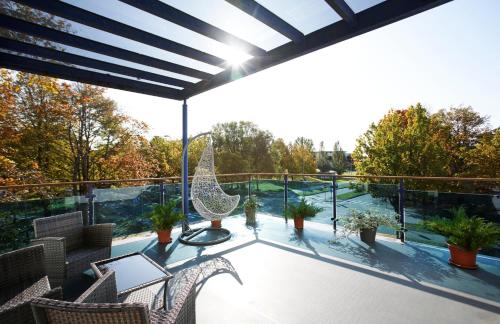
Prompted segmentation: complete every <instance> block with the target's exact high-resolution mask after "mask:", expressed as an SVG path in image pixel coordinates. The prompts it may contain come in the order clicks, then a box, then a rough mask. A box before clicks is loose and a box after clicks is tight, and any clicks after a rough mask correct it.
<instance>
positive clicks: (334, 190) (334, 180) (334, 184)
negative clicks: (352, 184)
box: [332, 175, 337, 232]
mask: <svg viewBox="0 0 500 324" xmlns="http://www.w3.org/2000/svg"><path fill="white" fill-rule="evenodd" d="M332 201H333V217H332V221H333V230H334V231H335V232H336V231H337V176H336V175H334V176H333V177H332Z"/></svg>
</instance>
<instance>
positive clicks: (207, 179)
mask: <svg viewBox="0 0 500 324" xmlns="http://www.w3.org/2000/svg"><path fill="white" fill-rule="evenodd" d="M210 134H211V133H210V132H206V133H201V134H198V135H196V136H195V137H192V138H191V139H190V140H189V141H188V143H187V145H186V146H185V147H184V150H183V152H182V159H183V162H184V158H185V156H186V151H187V148H188V146H189V143H190V142H191V141H193V140H194V139H196V138H198V137H201V136H206V135H210ZM198 183H199V184H200V187H201V189H199V190H198V188H197V186H198ZM207 183H209V186H208V187H207ZM207 190H208V191H210V192H209V195H208V198H207V199H208V200H207V199H205V203H207V205H208V206H205V204H204V202H203V201H202V200H201V198H199V197H197V195H198V194H200V193H204V192H205V191H207ZM214 197H215V199H217V198H219V202H220V201H221V200H222V201H225V202H226V203H228V204H229V203H230V205H229V206H228V208H227V210H224V211H223V212H222V213H217V212H214V211H211V210H210V207H209V206H210V203H211V202H213V201H210V199H212V200H213V198H214ZM191 199H192V200H193V206H194V207H195V209H196V211H198V213H199V214H200V215H201V216H202V217H204V218H206V219H213V217H214V216H216V217H217V218H219V219H222V217H224V216H227V215H229V214H230V213H231V212H232V211H233V210H234V209H235V208H236V207H237V206H238V202H239V199H240V196H239V195H238V196H228V195H227V194H225V193H224V192H223V191H222V189H221V188H220V185H219V183H218V182H217V179H216V177H215V170H214V161H213V148H212V144H211V142H208V144H207V147H206V148H205V150H204V151H203V154H202V156H201V158H200V161H199V163H198V167H197V168H196V172H195V175H194V177H193V182H192V184H191ZM183 203H189V201H186V202H183ZM205 232H210V233H212V234H215V235H214V236H215V237H216V238H215V239H210V240H194V239H195V238H196V237H197V236H198V235H200V234H202V233H205ZM230 238H231V232H230V231H229V230H227V229H225V228H214V227H203V228H193V229H192V228H190V226H189V221H188V219H187V217H186V218H185V219H184V220H183V222H182V233H181V235H180V236H179V242H181V243H183V244H185V245H194V246H209V245H215V244H219V243H222V242H225V241H227V240H229V239H230Z"/></svg>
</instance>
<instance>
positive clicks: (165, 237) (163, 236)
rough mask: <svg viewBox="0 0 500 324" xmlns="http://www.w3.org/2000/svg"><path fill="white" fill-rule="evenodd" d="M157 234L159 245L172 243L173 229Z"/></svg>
mask: <svg viewBox="0 0 500 324" xmlns="http://www.w3.org/2000/svg"><path fill="white" fill-rule="evenodd" d="M156 233H157V234H158V243H160V244H168V243H170V242H172V237H171V234H172V229H171V228H169V229H167V230H164V231H158V232H156Z"/></svg>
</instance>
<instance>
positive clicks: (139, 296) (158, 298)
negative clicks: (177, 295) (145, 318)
mask: <svg viewBox="0 0 500 324" xmlns="http://www.w3.org/2000/svg"><path fill="white" fill-rule="evenodd" d="M164 286H165V283H164V282H160V283H157V284H155V285H151V286H147V287H145V288H142V289H139V290H136V291H133V292H131V293H128V294H126V295H121V296H119V297H118V302H120V303H127V304H129V303H143V304H146V305H148V308H149V309H150V310H155V309H159V308H162V307H163V305H164V304H163V288H164Z"/></svg>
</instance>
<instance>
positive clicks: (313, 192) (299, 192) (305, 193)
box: [290, 188, 330, 196]
mask: <svg viewBox="0 0 500 324" xmlns="http://www.w3.org/2000/svg"><path fill="white" fill-rule="evenodd" d="M290 191H292V192H293V193H295V194H296V195H298V196H312V195H316V194H319V193H323V192H330V188H323V189H316V190H300V189H290Z"/></svg>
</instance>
